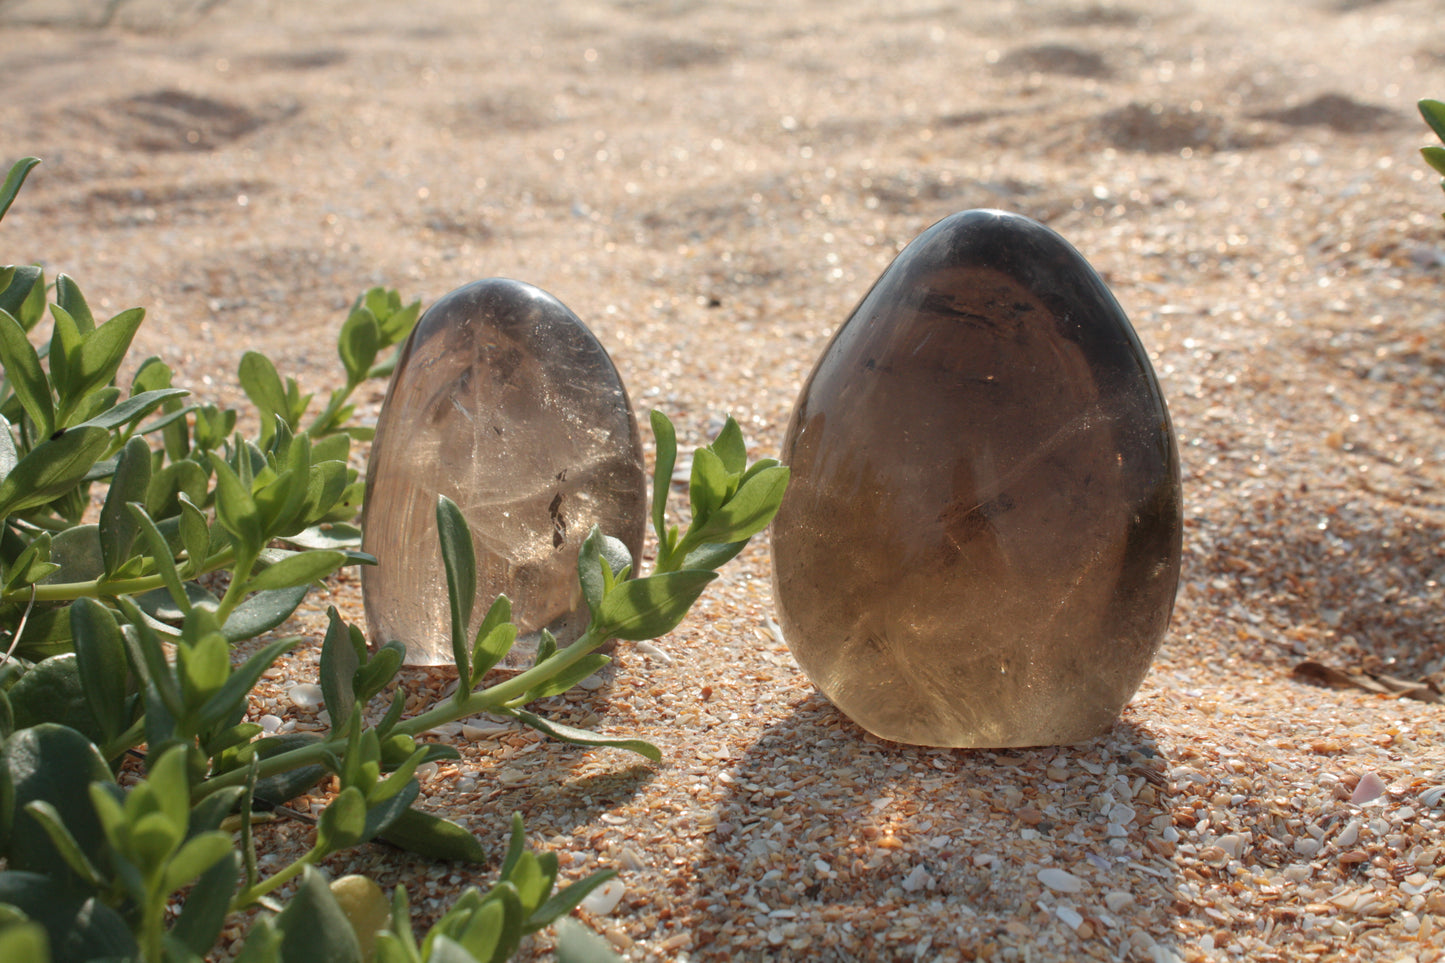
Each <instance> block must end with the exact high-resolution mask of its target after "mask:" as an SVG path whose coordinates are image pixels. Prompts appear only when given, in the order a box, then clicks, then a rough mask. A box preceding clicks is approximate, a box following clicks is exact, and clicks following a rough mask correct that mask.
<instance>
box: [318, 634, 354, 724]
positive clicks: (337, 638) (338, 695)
mask: <svg viewBox="0 0 1445 963" xmlns="http://www.w3.org/2000/svg"><path fill="white" fill-rule="evenodd" d="M326 618H327V625H326V636H325V638H324V639H322V642H321V670H320V676H321V695H322V699H323V700H324V702H325V705H326V711H327V712H328V713H330V715H331V728H332V729H339V728H340V727H341V726H344V725H345V724H346V720H347V719H349V718H350V717H351V707H352V706H354V705H355V704H356V693H355V691H354V690H353V689H352V683H353V681H354V680H355V678H356V670H357V669H358V668H359V667H360V666H361V660H360V659H359V658H358V657H357V653H356V649H355V648H354V647H353V646H352V644H351V627H350V626H349V625H347V624H346V623H345V622H343V621H342V619H341V615H340V614H339V613H338V612H337V611H336V606H334V605H332V606H329V607H328V608H327V610H326Z"/></svg>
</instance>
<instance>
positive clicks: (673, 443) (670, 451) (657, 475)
mask: <svg viewBox="0 0 1445 963" xmlns="http://www.w3.org/2000/svg"><path fill="white" fill-rule="evenodd" d="M650 417H651V419H652V434H653V437H654V438H655V439H656V440H657V465H656V468H655V470H654V472H653V476H652V528H653V531H655V532H656V533H657V537H658V539H659V540H660V541H661V540H665V539H666V538H667V517H666V516H667V495H668V492H670V491H671V490H672V470H673V467H674V466H675V465H676V464H677V432H676V431H675V430H674V429H673V427H672V422H671V421H668V420H667V415H664V414H663V413H662V412H660V411H657V410H656V409H654V410H653V412H652V414H651V416H650Z"/></svg>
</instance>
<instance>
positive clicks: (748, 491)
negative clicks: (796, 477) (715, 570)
mask: <svg viewBox="0 0 1445 963" xmlns="http://www.w3.org/2000/svg"><path fill="white" fill-rule="evenodd" d="M789 474H790V472H789V470H788V469H787V468H785V467H783V466H781V465H775V466H774V467H772V468H766V469H764V470H763V471H760V472H758V473H757V474H755V475H753V477H751V478H749V479H748V481H747V483H746V484H745V485H743V486H742V487H741V488H739V489H738V490H737V493H736V494H734V495H733V497H732V498H730V499H728V501H727V502H726V503H725V504H724V505H723V506H722V507H721V508H719V509H718V510H717V511H715V512H713V513H712V515H711V516H710V517H709V518H708V519H707V521H705V522H704V523H703V524H702V526H701V528H699V529H696V530H692V531H689V532H688V533H687V536H686V538H687V539H688V540H689V541H694V540H695V541H697V542H700V543H727V542H740V541H743V540H745V539H749V538H752V537H753V536H754V535H756V534H757V533H758V532H761V531H762V530H763V529H765V528H767V527H768V523H769V522H771V521H772V520H773V516H774V515H776V514H777V513H778V506H779V505H781V504H782V503H783V494H784V493H785V492H786V491H787V489H788V478H789Z"/></svg>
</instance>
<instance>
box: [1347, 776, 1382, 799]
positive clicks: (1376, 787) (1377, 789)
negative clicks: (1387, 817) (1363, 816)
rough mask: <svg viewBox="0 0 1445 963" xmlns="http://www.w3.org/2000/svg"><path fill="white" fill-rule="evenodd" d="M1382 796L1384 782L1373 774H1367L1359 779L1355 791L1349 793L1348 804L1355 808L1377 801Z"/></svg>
mask: <svg viewBox="0 0 1445 963" xmlns="http://www.w3.org/2000/svg"><path fill="white" fill-rule="evenodd" d="M1384 794H1385V781H1384V780H1383V779H1381V778H1380V777H1379V776H1377V775H1375V774H1374V773H1373V772H1367V773H1365V774H1364V775H1363V776H1361V777H1360V781H1359V784H1358V785H1356V786H1355V791H1354V792H1352V793H1350V802H1352V803H1354V804H1355V805H1356V806H1363V805H1364V804H1365V803H1368V802H1372V801H1374V800H1376V799H1379V798H1380V797H1381V796H1383V795H1384Z"/></svg>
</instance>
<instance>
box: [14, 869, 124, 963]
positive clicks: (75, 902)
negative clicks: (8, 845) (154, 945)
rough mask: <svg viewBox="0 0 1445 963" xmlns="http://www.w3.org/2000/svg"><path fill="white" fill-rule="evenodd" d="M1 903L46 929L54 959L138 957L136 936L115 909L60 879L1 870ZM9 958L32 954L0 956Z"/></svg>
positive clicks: (59, 962)
mask: <svg viewBox="0 0 1445 963" xmlns="http://www.w3.org/2000/svg"><path fill="white" fill-rule="evenodd" d="M0 903H6V904H9V905H11V906H14V907H17V908H18V909H19V910H20V911H21V912H23V913H24V914H25V915H26V916H28V917H30V919H32V920H34V921H35V922H36V923H39V924H40V925H41V926H43V927H45V932H46V934H47V935H48V936H49V939H50V948H51V952H52V953H53V954H54V955H53V957H52V959H54V960H55V963H66V961H74V963H80V961H89V960H95V961H100V960H107V961H116V960H126V959H135V958H136V957H137V956H138V950H137V947H136V943H135V937H133V936H131V932H130V927H129V926H128V925H126V922H125V920H124V919H122V918H121V916H120V914H118V913H117V912H116V911H115V910H113V909H111V908H110V907H109V906H106V905H105V904H104V903H101V902H100V901H99V900H97V899H96V898H95V897H93V896H91V895H90V894H89V893H79V894H78V893H76V892H74V891H73V890H70V889H67V888H66V886H65V884H64V883H62V882H61V881H59V880H56V879H53V878H50V877H47V876H43V875H40V874H38V873H29V872H13V871H12V872H0ZM0 959H3V960H6V961H7V963H8V961H10V960H16V961H20V960H24V961H26V963H30V958H29V957H24V956H19V957H11V956H0Z"/></svg>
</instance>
